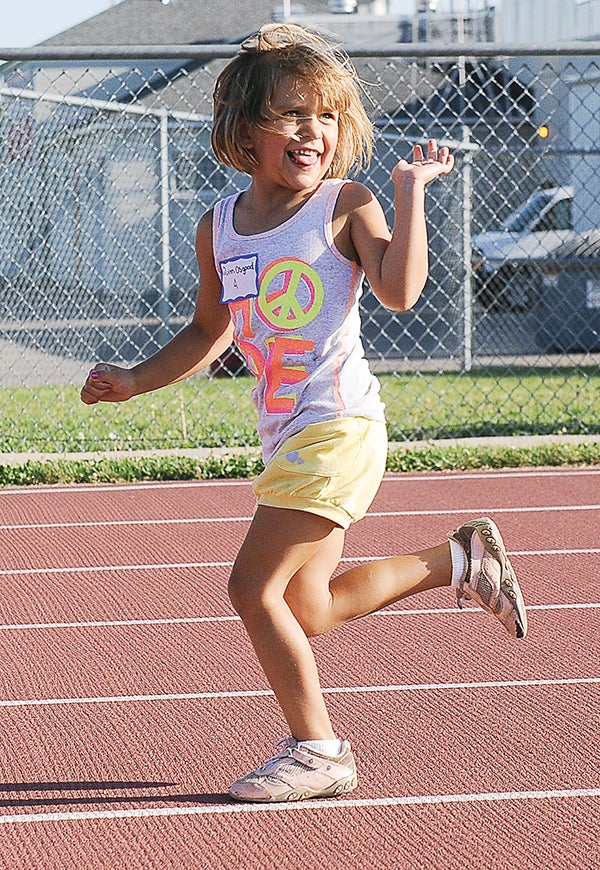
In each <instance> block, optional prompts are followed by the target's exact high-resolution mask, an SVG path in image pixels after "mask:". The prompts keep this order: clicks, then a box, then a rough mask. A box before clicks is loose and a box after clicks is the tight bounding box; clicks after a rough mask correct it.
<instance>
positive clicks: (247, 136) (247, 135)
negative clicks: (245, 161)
mask: <svg viewBox="0 0 600 870" xmlns="http://www.w3.org/2000/svg"><path fill="white" fill-rule="evenodd" d="M237 137H238V143H239V144H240V145H241V146H242V148H245V149H246V150H247V151H251V150H252V148H253V147H254V139H253V137H252V128H251V126H250V124H249V123H248V121H246V120H245V119H242V120H241V121H240V122H239V123H238V128H237Z"/></svg>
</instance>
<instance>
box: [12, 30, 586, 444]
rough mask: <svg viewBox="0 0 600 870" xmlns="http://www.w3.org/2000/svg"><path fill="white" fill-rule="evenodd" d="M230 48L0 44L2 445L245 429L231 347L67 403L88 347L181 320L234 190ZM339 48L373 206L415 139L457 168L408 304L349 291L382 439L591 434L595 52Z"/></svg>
mask: <svg viewBox="0 0 600 870" xmlns="http://www.w3.org/2000/svg"><path fill="white" fill-rule="evenodd" d="M236 50H237V47H236V46H201V47H199V46H184V47H182V46H176V47H175V46H171V47H168V46H167V47H165V46H162V47H160V48H139V49H136V48H131V47H127V48H125V47H123V48H119V47H116V48H110V49H109V48H103V49H99V48H95V49H85V48H77V49H65V48H60V49H57V48H48V47H46V48H39V49H29V50H26V51H25V50H9V49H6V50H3V51H2V57H4V58H6V59H8V60H11V62H10V63H7V64H6V65H5V66H4V67H3V68H1V69H0V74H1V78H0V293H1V295H0V350H1V364H0V419H1V421H2V422H1V423H0V451H2V450H4V451H5V452H6V451H20V450H23V449H30V450H44V451H64V450H73V449H84V450H94V449H104V448H106V447H115V446H119V447H127V448H130V449H133V448H140V447H169V446H197V445H201V444H206V445H210V444H224V445H232V444H245V443H256V435H255V432H254V413H253V409H252V405H251V401H250V399H249V393H250V389H251V387H250V380H249V377H248V375H247V372H246V370H245V368H244V363H243V360H242V359H241V358H240V356H239V354H238V353H237V352H236V351H235V349H232V350H231V352H229V353H228V354H226V355H225V356H224V357H222V358H221V360H220V361H219V362H218V363H217V364H215V365H214V366H213V367H211V370H210V372H209V373H208V375H209V377H208V378H207V377H206V376H205V375H203V376H198V377H197V378H195V379H192V381H190V382H189V383H187V384H185V385H177V386H176V387H172V388H169V389H168V390H164V391H161V393H160V394H155V395H154V396H152V397H140V398H139V399H136V400H134V401H133V405H128V406H127V407H125V408H123V407H111V408H107V407H106V406H104V408H103V410H102V411H101V412H98V411H97V409H93V410H91V411H90V409H89V408H83V407H80V406H79V405H78V401H77V392H78V389H79V386H80V384H81V382H82V381H83V379H84V378H85V375H86V373H87V370H88V368H89V367H90V366H91V365H92V364H93V363H94V362H95V361H99V360H103V361H107V362H115V363H124V364H127V365H129V364H133V363H135V362H136V361H138V360H140V359H142V358H144V357H146V356H147V355H149V354H151V353H152V352H154V351H155V350H156V349H157V348H159V347H160V346H161V345H162V344H163V343H164V342H165V341H167V340H168V339H169V337H171V336H172V335H173V334H174V333H175V332H176V331H177V330H178V329H179V328H180V327H181V326H182V325H183V324H184V323H185V322H186V321H187V319H188V318H189V317H190V315H191V313H192V311H193V305H194V298H195V291H196V286H197V277H198V276H197V272H196V263H195V257H194V235H195V227H196V224H197V221H198V219H199V218H200V216H201V215H202V214H203V213H204V212H205V211H206V210H207V209H210V208H211V207H212V205H213V204H214V203H215V201H216V200H217V199H219V198H221V197H223V196H226V195H227V194H229V193H232V192H235V191H238V190H240V189H243V188H245V187H246V186H247V184H248V179H247V177H245V176H243V175H240V174H239V173H236V172H235V171H232V170H230V169H227V168H225V167H223V166H221V165H220V164H219V163H218V162H217V161H216V160H215V158H214V156H213V154H212V152H211V148H210V126H211V97H212V91H213V88H214V82H215V78H216V76H217V74H218V72H219V71H220V70H221V69H222V67H223V65H224V64H225V63H226V62H227V59H228V58H229V57H231V56H232V55H233V54H234V53H235V51H236ZM348 51H349V53H350V55H351V56H352V57H353V60H354V63H355V65H356V66H357V69H358V72H359V75H360V77H361V80H362V81H363V82H364V87H365V93H366V102H367V106H368V108H369V111H370V113H371V116H372V119H373V121H374V124H375V129H376V149H375V155H374V159H373V161H372V164H371V166H370V168H369V169H368V171H366V172H364V173H363V175H362V176H361V178H362V180H364V182H365V183H366V184H367V185H368V186H369V187H371V189H373V190H374V192H375V193H376V195H377V196H378V197H379V198H380V200H381V202H382V204H383V205H384V208H385V209H386V211H387V212H388V215H389V218H390V221H391V220H392V219H393V215H392V196H393V186H392V184H391V181H390V173H391V169H392V167H393V165H394V164H395V162H396V161H397V160H398V159H399V158H400V157H407V156H408V155H409V154H410V149H411V147H412V144H413V143H415V142H423V141H425V140H426V139H427V138H429V137H431V136H433V137H436V138H437V139H438V140H439V142H440V143H442V144H447V145H449V146H450V147H451V149H452V150H453V151H454V153H455V155H456V159H457V165H456V169H455V171H454V172H453V173H452V174H451V175H450V176H448V177H447V178H444V179H440V180H438V181H436V182H434V183H433V184H431V185H430V186H429V188H428V196H427V217H428V225H429V235H430V250H431V255H430V262H431V269H430V278H429V281H428V285H427V287H426V289H425V292H424V293H423V296H422V299H421V300H420V302H419V303H418V304H417V306H416V307H415V308H414V309H413V310H412V311H410V312H407V313H397V312H390V311H388V310H386V309H384V308H382V307H381V305H379V303H378V302H377V300H376V299H375V297H374V296H373V295H372V293H371V292H370V291H369V289H368V287H367V288H366V290H365V294H364V297H363V300H362V315H363V325H364V342H365V349H366V353H367V356H368V357H369V359H370V361H371V364H372V366H373V368H374V369H375V371H377V372H378V374H379V376H380V378H381V381H382V390H383V396H384V399H385V400H386V402H387V405H388V418H389V422H390V437H391V438H392V439H393V440H398V439H401V438H408V439H416V438H423V437H452V436H459V435H461V436H469V435H481V434H485V435H501V434H515V433H519V432H528V433H547V432H572V433H579V434H585V433H590V432H598V430H599V428H600V427H599V422H598V421H599V419H600V403H599V398H598V361H599V359H600V171H599V170H600V151H599V143H600V88H599V87H598V83H599V78H600V46H598V45H597V44H589V43H588V44H585V43H577V44H576V45H568V46H565V47H563V48H560V49H553V50H549V49H547V48H544V49H541V48H540V49H531V48H529V49H523V48H522V47H520V48H518V49H517V48H515V47H512V49H511V47H509V46H498V45H482V44H481V43H479V44H477V45H470V46H466V45H463V46H453V47H452V48H444V49H443V50H442V49H441V48H440V47H434V46H431V45H428V46H415V45H410V46H397V47H395V48H390V49H385V50H368V49H362V48H361V49H352V48H349V49H348ZM221 375H226V376H227V377H220V376H221Z"/></svg>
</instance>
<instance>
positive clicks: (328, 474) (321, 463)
mask: <svg viewBox="0 0 600 870" xmlns="http://www.w3.org/2000/svg"><path fill="white" fill-rule="evenodd" d="M386 458H387V430H386V425H385V423H383V422H381V421H379V420H367V419H366V418H365V417H344V418H341V419H338V420H328V421H325V422H323V423H312V424H311V425H310V426H307V427H306V428H305V429H303V430H302V431H301V432H298V433H297V434H296V435H292V437H291V438H288V440H287V441H285V442H284V443H283V444H282V446H281V447H280V448H279V450H278V451H277V453H275V455H274V456H272V457H271V459H270V460H269V462H268V463H267V465H266V468H265V470H264V471H263V472H262V474H260V475H259V476H258V477H257V478H256V480H255V481H254V484H253V487H252V488H253V490H254V494H255V495H256V497H257V499H258V503H259V504H261V505H268V506H269V507H278V508H293V509H294V510H300V511H308V512H309V513H313V514H319V515H320V516H323V517H327V518H328V519H330V520H333V522H335V523H337V524H338V525H340V526H341V527H342V528H344V529H347V528H348V526H350V525H351V523H355V522H356V521H357V520H359V519H361V517H364V515H365V514H366V512H367V511H368V509H369V506H370V505H371V502H372V501H373V499H374V498H375V494H376V492H377V490H378V489H379V485H380V483H381V479H382V477H383V473H384V471H385V464H386Z"/></svg>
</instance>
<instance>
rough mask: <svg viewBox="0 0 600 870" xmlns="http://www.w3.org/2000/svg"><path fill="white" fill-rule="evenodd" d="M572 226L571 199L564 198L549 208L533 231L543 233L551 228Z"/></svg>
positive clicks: (560, 228) (561, 228)
mask: <svg viewBox="0 0 600 870" xmlns="http://www.w3.org/2000/svg"><path fill="white" fill-rule="evenodd" d="M572 228H573V222H572V220H571V201H570V200H568V199H562V200H561V201H560V202H557V203H556V204H555V205H553V206H552V208H549V209H548V211H547V212H546V214H545V215H542V217H541V218H540V219H539V221H538V222H537V223H536V224H535V226H534V227H533V232H536V233H542V232H548V231H550V230H570V229H572Z"/></svg>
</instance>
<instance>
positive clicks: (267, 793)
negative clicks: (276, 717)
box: [229, 737, 357, 803]
mask: <svg viewBox="0 0 600 870" xmlns="http://www.w3.org/2000/svg"><path fill="white" fill-rule="evenodd" d="M275 746H276V747H277V746H281V747H282V748H281V749H280V751H279V752H278V753H277V755H274V756H273V758H269V760H268V761H265V763H264V764H263V765H262V767H259V768H258V770H254V771H252V773H248V774H246V776H242V777H241V778H240V779H236V781H235V782H234V783H233V785H232V786H231V787H230V789H229V794H230V796H231V797H233V798H235V799H236V800H239V801H257V802H261V803H272V802H275V801H301V800H305V799H306V798H318V797H334V796H335V795H341V794H346V793H347V792H350V791H352V790H353V789H355V788H356V785H357V780H356V764H355V761H354V755H353V754H352V751H351V749H350V744H349V743H348V741H347V740H344V742H343V743H342V752H341V754H340V755H336V756H334V757H332V756H329V755H323V754H322V753H320V752H315V751H313V750H311V749H308V748H307V747H306V746H304V745H303V744H302V742H298V741H297V740H295V739H294V738H293V737H285V738H284V739H283V740H280V741H279V742H278V743H276V744H275Z"/></svg>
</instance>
